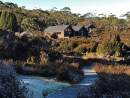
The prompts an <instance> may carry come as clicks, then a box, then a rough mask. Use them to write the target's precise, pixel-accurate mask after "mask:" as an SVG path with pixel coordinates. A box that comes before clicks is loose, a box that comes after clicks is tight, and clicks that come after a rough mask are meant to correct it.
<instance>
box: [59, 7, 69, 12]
mask: <svg viewBox="0 0 130 98" xmlns="http://www.w3.org/2000/svg"><path fill="white" fill-rule="evenodd" d="M61 11H65V12H71V9H70V8H69V7H64V8H63V9H61Z"/></svg>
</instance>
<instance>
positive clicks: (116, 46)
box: [97, 34, 122, 56]
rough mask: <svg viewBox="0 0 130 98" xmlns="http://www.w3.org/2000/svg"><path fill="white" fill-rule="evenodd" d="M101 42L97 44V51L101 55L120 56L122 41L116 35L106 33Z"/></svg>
mask: <svg viewBox="0 0 130 98" xmlns="http://www.w3.org/2000/svg"><path fill="white" fill-rule="evenodd" d="M107 37H108V38H105V39H104V40H103V41H102V43H101V44H99V45H98V48H97V53H98V54H101V55H114V56H121V54H122V43H121V42H120V38H119V36H118V35H114V34H108V35H107Z"/></svg>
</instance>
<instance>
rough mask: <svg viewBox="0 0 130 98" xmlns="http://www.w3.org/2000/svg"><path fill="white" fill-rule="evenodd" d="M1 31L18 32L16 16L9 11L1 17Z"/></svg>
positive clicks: (3, 12)
mask: <svg viewBox="0 0 130 98" xmlns="http://www.w3.org/2000/svg"><path fill="white" fill-rule="evenodd" d="M0 29H3V30H8V31H13V32H15V31H17V19H16V16H15V15H14V14H13V13H11V12H7V11H2V13H1V17H0Z"/></svg>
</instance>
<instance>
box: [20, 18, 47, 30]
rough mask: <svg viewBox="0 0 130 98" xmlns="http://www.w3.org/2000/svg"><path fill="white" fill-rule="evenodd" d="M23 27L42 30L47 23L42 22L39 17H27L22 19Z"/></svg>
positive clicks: (24, 28)
mask: <svg viewBox="0 0 130 98" xmlns="http://www.w3.org/2000/svg"><path fill="white" fill-rule="evenodd" d="M21 27H22V29H23V30H29V31H32V30H39V31H42V30H43V29H44V27H45V23H44V22H41V21H40V20H39V19H38V18H29V17H27V18H25V19H23V20H22V23H21Z"/></svg>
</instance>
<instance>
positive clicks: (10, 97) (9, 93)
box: [0, 63, 26, 98]
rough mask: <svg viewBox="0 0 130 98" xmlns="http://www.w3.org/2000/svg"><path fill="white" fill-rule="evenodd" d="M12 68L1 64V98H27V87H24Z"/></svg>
mask: <svg viewBox="0 0 130 98" xmlns="http://www.w3.org/2000/svg"><path fill="white" fill-rule="evenodd" d="M22 85H23V84H21V82H20V81H18V79H17V77H16V73H15V71H14V69H13V68H12V67H11V66H7V65H4V64H2V63H1V64H0V98H25V91H26V89H25V87H24V86H22Z"/></svg>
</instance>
